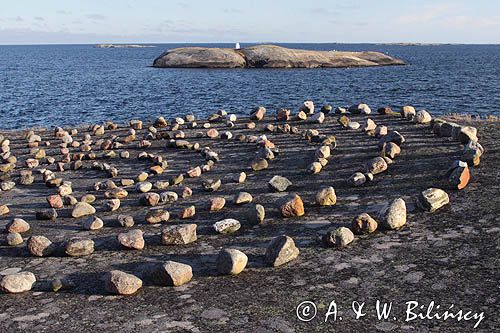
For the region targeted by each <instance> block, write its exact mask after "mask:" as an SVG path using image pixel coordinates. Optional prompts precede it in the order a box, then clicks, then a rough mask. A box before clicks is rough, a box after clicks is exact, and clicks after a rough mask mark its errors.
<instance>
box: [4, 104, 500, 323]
mask: <svg viewBox="0 0 500 333" xmlns="http://www.w3.org/2000/svg"><path fill="white" fill-rule="evenodd" d="M268 113H270V112H269V111H268ZM337 117H338V115H333V114H329V115H327V116H326V120H325V122H324V123H323V124H321V125H319V124H313V123H311V122H304V121H290V122H289V123H290V124H291V125H292V126H297V127H298V128H299V129H300V130H304V129H308V128H316V129H319V130H320V133H324V134H334V135H336V137H337V148H336V149H334V150H332V157H330V159H329V163H328V164H327V165H326V166H325V167H324V168H323V170H322V171H321V172H320V173H318V174H315V175H311V174H308V173H307V172H306V170H307V167H308V165H309V163H310V162H311V161H312V160H313V158H314V153H315V150H316V148H317V147H318V145H317V144H311V143H308V141H307V140H305V139H304V138H302V137H301V136H300V135H296V134H284V133H277V132H264V131H263V129H264V127H265V125H267V124H268V123H273V124H283V123H282V122H281V123H280V122H277V121H275V119H274V117H270V116H266V117H265V119H264V120H263V121H260V122H256V124H257V126H256V128H255V129H246V127H245V124H246V123H248V119H238V120H237V121H236V122H235V127H234V128H228V127H227V126H226V125H225V124H224V123H213V124H212V128H217V129H218V130H219V132H220V133H222V132H223V131H225V130H228V131H231V132H233V134H238V133H244V134H245V135H262V134H266V135H267V137H268V138H269V139H270V140H271V141H272V142H274V143H275V144H276V146H277V147H278V148H279V149H280V154H279V155H277V156H276V158H275V159H274V160H272V161H270V162H269V168H268V169H265V170H261V171H255V172H254V171H252V170H251V169H250V168H249V166H250V162H251V160H252V159H253V157H254V155H255V152H256V151H257V148H256V144H255V143H249V142H239V141H236V140H234V138H233V139H230V140H225V139H220V138H216V139H210V138H208V137H206V136H205V137H203V138H198V137H196V135H195V133H196V132H199V131H202V132H206V129H203V128H201V124H202V123H203V121H199V122H198V127H197V128H194V129H189V128H185V127H182V130H183V131H184V132H185V133H186V140H188V141H190V142H193V143H194V142H198V143H200V145H201V146H202V147H204V146H209V147H210V148H212V149H213V150H214V151H216V152H218V153H219V156H220V161H219V162H217V163H216V164H215V166H214V168H213V169H212V170H211V171H209V172H207V173H203V174H202V175H201V177H199V178H185V180H184V182H183V186H189V187H190V188H191V189H192V191H193V195H192V196H190V197H187V198H181V197H180V196H179V200H178V201H177V202H175V203H172V204H167V205H165V206H161V207H160V208H162V209H166V210H168V211H169V212H170V213H171V214H170V215H171V217H170V220H169V222H166V223H163V224H159V225H149V224H146V223H145V222H144V217H145V215H146V213H147V212H148V211H149V210H150V209H151V207H145V206H142V205H140V204H139V200H138V198H139V196H140V193H137V192H136V191H135V190H134V186H135V185H132V186H128V187H124V188H125V189H126V190H127V191H128V192H129V195H128V197H127V198H125V199H122V205H121V208H120V209H119V210H118V211H116V212H104V211H103V209H102V202H103V201H104V200H105V199H104V197H103V192H102V191H100V192H95V191H93V188H92V187H93V184H94V183H95V182H96V181H105V180H107V179H108V176H107V175H106V174H105V173H104V172H102V171H97V170H92V168H91V164H92V162H91V161H83V167H82V168H81V169H80V170H77V171H72V170H66V171H64V172H57V174H58V175H60V176H62V177H63V179H64V180H70V181H72V183H73V190H74V193H73V195H74V196H75V197H76V198H78V199H80V198H81V196H83V195H84V194H87V193H92V194H94V195H95V196H96V197H97V200H96V202H95V203H94V204H93V206H94V207H96V209H97V213H96V216H99V217H100V218H101V219H103V221H104V228H102V229H100V230H96V231H84V230H82V228H81V226H80V223H81V221H82V220H83V219H85V218H82V219H74V218H72V217H71V208H68V207H64V208H63V209H59V210H58V215H59V217H58V218H57V219H56V220H55V221H38V220H36V219H35V212H36V211H38V210H40V209H46V208H48V205H47V202H46V200H45V198H46V197H47V196H48V195H50V194H53V193H54V189H49V188H47V187H46V186H45V184H44V182H43V180H42V178H41V175H40V174H38V173H36V172H34V173H33V174H34V176H35V182H34V184H32V185H27V186H23V185H17V186H16V187H15V188H14V189H12V190H10V191H6V192H0V204H7V205H8V206H9V207H10V214H8V215H4V216H0V230H4V228H5V226H6V225H7V223H9V222H10V221H11V220H12V218H14V217H20V218H23V219H25V220H26V221H27V222H28V223H29V224H30V225H31V229H30V230H29V231H28V232H27V233H25V234H23V238H24V243H23V244H22V245H19V246H16V247H10V246H7V245H6V244H5V243H4V241H3V239H2V241H1V243H0V274H2V275H6V274H11V273H15V272H18V271H30V272H33V273H34V274H35V276H36V279H37V282H36V283H35V285H34V288H33V290H32V291H30V292H26V293H22V294H5V293H0V332H14V331H23V332H28V331H48V332H54V331H60V332H114V331H120V332H326V331H330V332H332V331H334V330H335V332H376V331H377V332H378V331H380V332H384V331H397V332H471V331H473V328H472V327H473V326H474V322H475V321H474V320H472V321H463V320H462V321H457V320H452V319H449V320H447V321H443V320H413V321H405V315H404V311H405V308H406V305H405V302H407V301H418V302H419V304H421V305H424V304H425V305H427V304H429V303H430V302H431V301H434V302H436V304H440V305H441V307H442V308H446V309H447V308H448V307H449V306H450V305H451V304H455V308H459V309H464V310H471V311H475V312H482V311H484V316H485V318H484V320H483V321H482V322H481V323H480V325H479V327H478V328H477V330H476V331H478V332H493V331H495V329H498V327H500V321H499V316H498V314H499V310H500V309H499V304H500V299H499V293H498V277H499V274H498V273H499V271H498V269H499V261H498V258H499V257H498V252H499V249H500V243H499V239H500V228H499V222H500V218H499V215H498V213H499V211H498V207H500V202H499V196H498V195H499V186H500V185H499V184H500V181H499V173H498V165H499V163H500V155H499V153H498V149H499V146H498V142H499V140H500V137H499V133H500V125H499V123H498V122H489V121H475V120H466V119H458V120H455V121H456V122H458V123H460V124H471V125H472V126H476V127H477V128H478V131H479V132H478V136H479V138H480V142H481V144H482V145H483V146H484V148H485V154H484V156H483V157H482V160H481V164H480V166H478V167H474V168H471V173H472V176H471V181H470V184H469V185H468V186H467V187H466V188H465V189H463V190H461V191H453V190H448V189H446V188H447V187H446V186H447V178H446V177H445V176H444V174H445V173H446V170H447V168H448V167H449V165H450V164H451V163H452V161H453V160H454V159H456V158H458V157H460V154H461V150H462V147H463V146H462V145H461V144H460V143H458V142H454V141H452V140H451V139H450V138H442V137H437V136H436V135H434V134H432V132H431V131H430V129H429V127H428V125H416V124H414V123H412V122H410V121H407V120H405V119H402V118H399V117H393V116H387V115H378V114H374V115H370V116H369V117H370V118H371V119H373V120H374V121H375V122H376V123H377V124H378V125H386V126H388V128H389V130H397V131H399V132H400V133H401V134H403V135H404V136H405V138H406V142H405V143H404V144H403V145H402V151H401V155H400V156H398V157H397V158H396V159H395V162H394V164H391V165H389V168H388V170H387V171H385V172H383V173H381V174H378V175H376V176H375V179H374V180H373V181H371V182H368V183H366V184H365V185H364V186H361V187H351V186H349V185H348V184H347V182H346V180H347V179H348V178H349V177H350V176H351V175H352V174H353V173H354V172H355V171H357V169H358V167H359V166H360V165H364V164H365V163H366V162H367V161H368V160H370V159H371V158H372V157H375V156H378V155H379V148H378V147H377V144H378V139H375V138H374V137H371V136H368V135H367V134H366V133H364V132H363V131H362V130H361V129H359V130H345V129H342V128H341V126H340V125H339V124H338V123H337ZM349 117H350V118H351V120H353V121H358V122H360V123H363V121H364V119H366V117H367V116H362V115H349ZM144 128H145V129H144V130H139V131H138V134H137V137H138V138H140V137H142V135H143V134H144V133H147V126H144ZM127 130H128V126H121V127H119V128H118V129H116V130H106V133H105V137H109V136H110V135H115V134H116V135H122V136H123V135H125V134H126V132H127ZM159 131H160V132H161V131H164V129H159ZM35 132H36V133H37V134H40V135H41V136H42V139H43V140H44V141H46V140H50V141H51V143H52V145H51V147H45V149H46V150H47V154H48V155H49V156H56V155H57V154H56V153H58V150H59V149H58V148H57V144H58V143H59V142H60V141H59V140H56V139H54V136H53V133H52V131H45V132H44V131H41V130H36V131H35ZM86 133H88V131H87V130H86V129H84V128H82V129H80V130H79V134H78V135H75V136H74V138H75V139H77V140H79V141H81V140H82V139H83V135H84V134H86ZM0 134H3V135H5V136H7V137H8V138H9V139H10V140H11V145H10V146H11V149H12V151H13V152H14V154H15V155H16V156H17V158H18V160H19V161H18V165H21V164H22V162H23V161H24V160H25V159H26V158H27V157H28V153H29V149H28V148H27V147H26V140H25V139H24V138H22V135H21V133H20V132H5V133H0ZM93 139H94V140H95V137H93ZM166 142H167V141H166V140H154V141H152V146H151V147H149V148H138V147H137V140H136V141H135V142H133V143H131V144H127V145H125V147H124V149H127V150H128V151H130V153H131V158H130V159H120V158H119V157H117V158H114V159H108V160H103V159H98V160H99V161H101V162H102V161H104V162H107V163H109V164H111V165H113V166H115V167H116V168H118V170H119V175H118V176H117V177H116V179H120V178H132V179H135V177H136V176H137V174H138V173H139V172H141V171H143V170H147V169H148V168H149V166H150V163H149V162H148V161H140V160H138V159H137V158H136V157H137V154H138V153H139V152H141V151H147V152H151V153H158V154H161V155H163V156H164V157H165V158H166V159H167V160H168V163H169V167H168V168H167V169H166V170H165V172H164V173H163V174H161V175H155V176H152V177H150V179H149V180H150V181H151V182H154V181H157V180H167V179H169V178H171V177H172V176H175V175H178V174H179V173H183V172H185V171H186V170H188V169H189V168H190V167H195V166H197V165H200V164H203V163H204V158H203V157H202V156H201V155H200V154H199V153H198V152H196V151H194V150H187V149H186V150H183V149H175V148H166ZM121 150H123V149H119V150H116V151H117V152H119V151H121ZM97 152H99V151H98V150H97ZM16 170H17V169H16ZM241 171H245V172H246V173H247V180H246V182H244V183H236V182H230V181H229V180H228V178H229V174H235V173H239V172H241ZM16 172H18V171H15V172H14V175H16ZM275 175H280V176H283V177H286V178H288V179H289V180H290V181H291V182H292V183H293V184H292V185H291V186H290V187H289V188H288V189H287V190H286V192H283V193H278V192H274V191H273V190H271V189H270V188H269V187H268V185H267V183H268V181H269V180H270V179H271V178H272V177H273V176H275ZM219 178H220V179H222V185H221V187H220V189H219V190H218V191H215V192H205V191H204V190H203V189H202V182H203V181H204V180H206V179H219ZM183 186H179V185H176V186H170V187H169V188H167V190H172V191H176V192H177V193H179V194H180V193H181V192H182V189H183ZM325 186H333V187H334V189H335V191H336V196H337V203H336V205H334V206H330V207H319V206H316V205H314V204H313V202H314V197H315V193H316V192H317V191H318V190H319V189H320V188H322V187H325ZM429 187H438V188H443V189H446V191H447V192H448V193H449V196H450V205H447V206H445V207H443V208H441V209H439V210H438V211H436V212H435V213H425V212H422V211H420V210H418V208H417V207H416V205H415V198H416V197H417V195H418V193H420V192H421V191H423V190H425V189H427V188H429ZM153 191H156V192H158V191H157V190H153ZM241 191H245V192H249V193H250V194H251V195H252V196H253V202H254V203H258V204H261V205H263V206H264V207H265V209H266V218H265V220H264V223H263V224H262V225H257V226H247V225H242V228H241V229H240V230H238V231H237V232H235V233H233V234H228V235H221V234H217V233H216V232H215V231H214V230H213V226H212V224H213V223H214V222H217V221H220V220H223V219H225V218H235V219H240V218H241V216H243V214H244V213H245V212H246V210H247V209H248V207H249V206H248V204H246V205H245V204H243V205H235V204H234V203H233V198H234V196H235V195H236V194H237V193H238V192H241ZM294 192H297V193H299V194H300V196H301V197H302V199H303V201H304V206H305V215H304V216H302V217H297V218H286V219H284V218H281V217H280V215H279V213H278V207H276V205H275V203H276V202H277V201H278V200H279V199H280V198H281V197H283V196H284V195H287V194H288V193H294ZM215 196H223V197H224V198H225V199H226V206H225V207H224V208H223V209H222V210H220V211H218V212H209V211H208V208H207V205H208V203H209V200H210V199H211V198H213V197H215ZM399 197H403V198H404V199H405V201H406V203H407V208H408V223H407V224H406V226H405V227H403V228H402V229H401V230H398V231H377V232H376V233H374V234H372V235H368V236H356V238H355V240H354V242H352V243H351V244H349V245H348V246H347V247H345V248H343V249H335V248H325V247H324V246H323V245H322V244H321V242H320V241H319V240H318V239H319V237H320V235H321V234H322V233H324V232H325V231H326V230H328V229H330V228H332V227H341V226H346V227H348V226H350V223H351V221H352V219H353V218H354V217H355V216H356V215H357V214H360V213H363V212H368V213H369V214H374V215H372V216H376V214H375V212H377V211H379V210H380V208H381V207H382V206H383V205H384V204H385V203H388V202H390V201H392V200H394V199H395V198H399ZM189 205H195V206H196V215H195V216H194V217H192V218H190V219H187V220H180V219H179V218H178V217H177V213H178V212H179V211H180V210H181V209H182V208H185V207H188V206H189ZM118 214H130V215H133V216H134V218H135V222H136V225H135V226H134V228H138V229H141V230H142V231H143V232H144V239H145V242H146V245H145V248H144V250H141V251H139V250H126V249H124V248H123V247H121V246H120V244H119V243H118V241H117V239H116V237H117V235H118V234H119V233H122V232H125V231H128V230H130V229H124V228H123V227H120V226H118V225H117V224H116V222H115V221H116V217H117V215H118ZM190 223H195V224H197V226H198V230H197V233H198V240H197V241H196V242H193V243H190V244H188V245H175V246H165V245H162V244H161V240H160V234H161V229H162V225H165V224H167V225H177V224H190ZM282 234H286V235H288V236H290V237H292V238H293V239H294V240H295V244H296V245H297V247H298V248H299V249H300V254H299V256H298V258H297V259H296V260H294V261H292V262H289V263H288V264H286V265H284V266H280V267H275V268H273V267H269V266H268V265H267V264H266V262H265V256H264V255H265V251H266V247H267V245H268V243H269V242H270V240H271V239H272V238H274V237H276V236H279V235H282ZM31 235H44V236H46V237H48V238H49V239H50V240H52V241H53V242H55V243H57V242H63V241H64V240H68V239H70V238H71V237H74V236H79V237H86V238H91V239H93V241H94V242H95V252H94V253H93V254H91V255H88V256H84V257H68V256H65V255H64V254H55V255H52V256H49V257H34V256H32V255H31V254H30V253H29V252H28V250H27V248H26V239H27V238H28V237H29V236H31ZM224 247H233V248H236V249H238V250H241V251H243V252H244V253H245V254H246V255H247V256H248V265H247V268H246V269H245V270H244V271H243V272H242V273H241V274H239V275H237V276H221V275H219V274H218V273H217V269H216V259H217V254H218V252H219V251H220V249H222V248H224ZM168 260H174V261H179V262H182V263H187V264H189V265H191V266H192V268H193V280H192V281H191V282H189V283H187V284H185V285H183V286H180V287H167V286H157V285H154V284H153V283H150V282H149V280H148V270H149V269H150V268H151V266H153V265H157V264H161V263H164V262H166V261H168ZM111 270H121V271H125V272H127V273H132V274H134V275H136V276H139V277H141V278H142V279H143V280H144V285H143V287H142V289H140V290H139V291H138V292H137V293H136V294H134V295H130V296H115V295H110V294H108V293H107V292H106V290H105V289H104V285H105V284H104V281H103V276H104V274H105V273H106V272H108V271H111ZM55 278H62V279H64V280H67V281H71V284H72V285H73V287H72V288H70V289H67V290H61V291H59V292H53V291H51V287H50V282H51V281H52V280H53V279H55ZM377 300H380V301H381V302H393V312H392V313H391V317H392V318H390V319H388V320H378V319H377V317H376V311H375V305H376V302H377ZM303 301H312V302H314V303H315V304H316V308H317V316H316V317H315V318H314V319H312V320H310V321H308V322H304V321H300V320H299V319H298V318H297V306H298V305H299V304H300V303H302V302H303ZM332 301H335V302H336V304H337V306H338V310H339V313H338V317H337V321H335V322H334V321H333V319H332V318H333V316H330V317H329V320H328V321H327V322H326V323H325V314H326V313H327V311H328V308H329V305H330V304H331V302H332ZM353 301H357V302H359V303H361V302H365V304H366V305H365V307H364V309H365V312H366V313H367V314H366V316H364V317H361V318H359V319H355V318H354V314H353V312H352V311H350V309H351V303H352V302H353ZM422 311H424V310H422ZM299 312H300V311H299ZM300 313H305V314H307V313H309V312H307V311H306V312H300ZM339 317H342V320H340V318H339ZM394 318H395V319H394ZM495 327H496V328H495Z"/></svg>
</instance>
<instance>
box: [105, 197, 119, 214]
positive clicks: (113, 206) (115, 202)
mask: <svg viewBox="0 0 500 333" xmlns="http://www.w3.org/2000/svg"><path fill="white" fill-rule="evenodd" d="M120 204H121V202H120V199H110V200H107V201H105V202H104V206H103V208H104V209H105V210H106V211H108V212H114V211H115V210H118V208H120Z"/></svg>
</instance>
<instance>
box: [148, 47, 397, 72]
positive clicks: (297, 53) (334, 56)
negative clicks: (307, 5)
mask: <svg viewBox="0 0 500 333" xmlns="http://www.w3.org/2000/svg"><path fill="white" fill-rule="evenodd" d="M404 64H405V63H404V61H403V60H401V59H397V58H393V57H391V56H388V55H386V54H384V53H381V52H345V51H311V50H300V49H289V48H285V47H281V46H276V45H256V46H251V47H247V48H242V49H229V48H207V47H182V48H175V49H171V50H167V51H166V52H164V53H163V54H162V55H160V56H159V57H158V58H156V59H155V60H154V62H153V67H167V68H169V67H170V68H176V67H177V68H320V67H368V66H390V65H404Z"/></svg>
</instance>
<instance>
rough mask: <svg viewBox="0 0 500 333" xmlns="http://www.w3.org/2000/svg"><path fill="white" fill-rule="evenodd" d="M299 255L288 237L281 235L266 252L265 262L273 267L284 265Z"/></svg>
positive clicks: (271, 243)
mask: <svg viewBox="0 0 500 333" xmlns="http://www.w3.org/2000/svg"><path fill="white" fill-rule="evenodd" d="M298 255H299V249H298V248H297V247H296V246H295V242H294V241H293V239H292V238H291V237H289V236H286V235H282V236H278V237H276V238H274V239H273V240H272V241H271V242H270V243H269V245H268V246H267V250H266V262H267V263H268V264H269V265H271V266H274V267H277V266H281V265H284V264H286V263H288V262H290V261H292V260H294V259H295V258H297V257H298Z"/></svg>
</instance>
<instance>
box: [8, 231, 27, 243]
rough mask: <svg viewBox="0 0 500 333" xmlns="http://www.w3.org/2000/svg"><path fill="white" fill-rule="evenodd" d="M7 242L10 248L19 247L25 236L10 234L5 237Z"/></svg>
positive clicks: (16, 233) (15, 233)
mask: <svg viewBox="0 0 500 333" xmlns="http://www.w3.org/2000/svg"><path fill="white" fill-rule="evenodd" d="M5 241H6V242H7V245H9V246H18V245H21V244H22V243H23V242H24V240H23V236H21V234H20V233H18V232H9V233H8V234H7V236H5Z"/></svg>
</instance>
